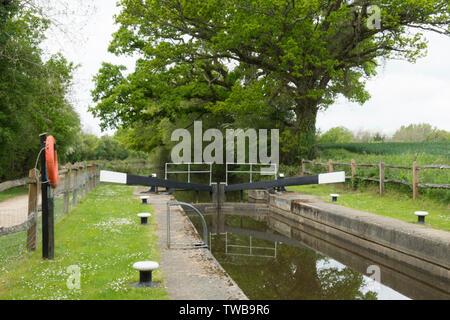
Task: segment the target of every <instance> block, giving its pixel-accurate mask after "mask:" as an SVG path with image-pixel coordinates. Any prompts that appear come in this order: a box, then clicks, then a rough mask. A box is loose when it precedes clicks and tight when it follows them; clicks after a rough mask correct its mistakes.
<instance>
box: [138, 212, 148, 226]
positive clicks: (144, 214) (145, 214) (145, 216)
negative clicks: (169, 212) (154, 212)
mask: <svg viewBox="0 0 450 320" xmlns="http://www.w3.org/2000/svg"><path fill="white" fill-rule="evenodd" d="M137 216H138V217H139V218H141V224H147V222H148V218H150V217H151V213H148V212H142V213H138V214H137Z"/></svg>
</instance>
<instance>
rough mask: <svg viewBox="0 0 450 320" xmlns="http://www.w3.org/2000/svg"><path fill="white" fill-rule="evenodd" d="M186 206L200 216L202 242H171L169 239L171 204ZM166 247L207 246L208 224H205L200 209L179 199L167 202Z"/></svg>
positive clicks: (189, 247)
mask: <svg viewBox="0 0 450 320" xmlns="http://www.w3.org/2000/svg"><path fill="white" fill-rule="evenodd" d="M178 205H179V206H187V207H189V208H191V209H193V210H194V211H195V213H197V214H198V215H199V216H200V220H201V221H202V227H203V243H173V242H171V240H170V207H171V206H178ZM167 247H168V248H169V249H194V248H207V247H208V226H207V225H206V221H205V218H204V217H203V215H202V213H201V212H200V210H198V209H197V208H196V207H194V206H193V205H192V204H189V203H186V202H180V201H169V202H167Z"/></svg>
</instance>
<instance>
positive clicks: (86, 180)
mask: <svg viewBox="0 0 450 320" xmlns="http://www.w3.org/2000/svg"><path fill="white" fill-rule="evenodd" d="M84 183H85V185H84V196H87V195H88V194H89V167H88V164H87V162H86V161H85V162H84Z"/></svg>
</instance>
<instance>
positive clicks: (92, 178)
mask: <svg viewBox="0 0 450 320" xmlns="http://www.w3.org/2000/svg"><path fill="white" fill-rule="evenodd" d="M93 168H94V167H93V164H92V163H90V164H89V192H91V191H92V190H93V189H94V175H93V174H92V172H93V171H94V170H92V169H93Z"/></svg>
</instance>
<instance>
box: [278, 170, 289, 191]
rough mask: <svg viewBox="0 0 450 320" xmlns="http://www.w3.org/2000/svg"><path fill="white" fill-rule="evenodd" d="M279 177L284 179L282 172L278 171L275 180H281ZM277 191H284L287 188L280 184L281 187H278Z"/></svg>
mask: <svg viewBox="0 0 450 320" xmlns="http://www.w3.org/2000/svg"><path fill="white" fill-rule="evenodd" d="M281 179H284V173H280V174H279V175H278V179H277V180H281ZM278 191H279V192H286V191H287V190H286V189H285V187H284V186H281V187H278Z"/></svg>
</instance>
